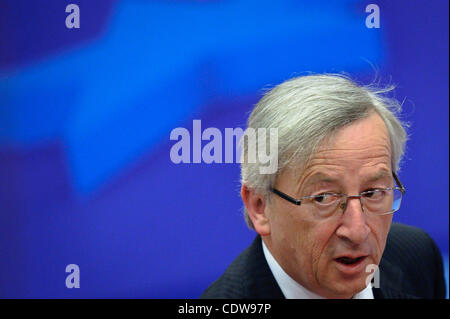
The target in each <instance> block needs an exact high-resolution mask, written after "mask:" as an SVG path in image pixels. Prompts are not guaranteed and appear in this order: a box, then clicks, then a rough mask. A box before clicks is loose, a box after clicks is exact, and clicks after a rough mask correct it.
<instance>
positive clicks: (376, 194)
mask: <svg viewBox="0 0 450 319" xmlns="http://www.w3.org/2000/svg"><path fill="white" fill-rule="evenodd" d="M384 195H386V191H385V190H384V189H370V190H367V191H365V192H364V197H365V198H370V199H381V198H383V197H384Z"/></svg>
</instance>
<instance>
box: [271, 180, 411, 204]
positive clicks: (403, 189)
mask: <svg viewBox="0 0 450 319" xmlns="http://www.w3.org/2000/svg"><path fill="white" fill-rule="evenodd" d="M392 176H393V177H394V180H395V182H396V183H397V185H398V187H393V188H389V189H396V188H397V189H399V190H400V191H401V192H402V195H404V194H405V192H406V189H405V187H404V186H403V184H402V183H401V182H400V180H399V178H398V177H397V174H395V172H392ZM271 191H272V192H273V193H274V194H277V195H278V196H280V197H281V198H283V199H285V200H287V201H288V202H291V203H292V204H294V205H297V206H300V205H301V204H302V201H303V200H305V199H309V198H314V197H317V196H320V195H312V196H305V197H302V198H300V199H296V198H294V197H292V196H289V195H287V194H285V193H283V192H281V191H279V190H278V189H276V188H274V187H272V188H271ZM360 196H361V195H347V198H357V197H360Z"/></svg>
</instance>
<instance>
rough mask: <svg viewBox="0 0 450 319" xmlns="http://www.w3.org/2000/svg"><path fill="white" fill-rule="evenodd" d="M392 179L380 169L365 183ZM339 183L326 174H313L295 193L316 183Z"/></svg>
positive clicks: (385, 171)
mask: <svg viewBox="0 0 450 319" xmlns="http://www.w3.org/2000/svg"><path fill="white" fill-rule="evenodd" d="M390 177H392V173H391V172H389V171H387V170H386V169H382V170H380V171H378V173H377V174H375V175H372V176H371V177H369V178H368V179H366V180H365V181H364V182H365V183H373V182H376V181H378V180H380V179H383V178H390ZM337 181H339V178H333V177H331V176H329V175H327V174H324V173H322V172H317V173H315V174H313V175H312V176H311V177H309V178H308V179H307V180H306V181H305V182H304V183H303V185H299V186H298V189H297V191H298V192H299V191H300V190H301V189H304V188H308V187H311V186H312V185H314V184H316V183H336V182H337Z"/></svg>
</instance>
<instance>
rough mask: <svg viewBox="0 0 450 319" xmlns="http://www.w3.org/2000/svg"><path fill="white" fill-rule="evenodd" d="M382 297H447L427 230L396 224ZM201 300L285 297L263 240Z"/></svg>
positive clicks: (378, 293)
mask: <svg viewBox="0 0 450 319" xmlns="http://www.w3.org/2000/svg"><path fill="white" fill-rule="evenodd" d="M379 268H380V277H379V278H380V280H379V284H380V288H373V293H374V297H375V298H376V299H378V298H383V299H384V298H389V299H394V298H397V299H398V298H401V299H410V298H445V292H446V291H445V290H446V288H445V281H444V271H443V264H442V256H441V254H440V252H439V250H438V248H437V246H436V244H435V243H434V241H433V240H432V239H431V238H430V236H428V235H427V234H426V233H425V232H424V231H422V230H420V229H418V228H415V227H411V226H406V225H402V224H397V223H393V224H392V226H391V229H390V231H389V235H388V239H387V243H386V248H385V250H384V253H383V257H382V259H381V262H380V265H379ZM200 298H211V299H212V298H230V299H279V298H284V295H283V293H282V292H281V290H280V287H279V286H278V284H277V282H276V280H275V278H274V276H273V275H272V272H271V270H270V268H269V265H268V264H267V262H266V259H265V257H264V253H263V250H262V246H261V237H260V236H257V237H256V239H255V240H254V241H253V243H252V244H251V245H250V246H249V247H248V248H247V249H246V250H244V251H243V252H242V253H241V254H240V255H239V256H238V257H237V258H236V259H235V260H234V261H233V262H232V263H231V265H230V266H229V267H228V268H227V269H226V271H225V273H224V274H223V275H222V276H221V277H220V278H219V279H218V280H216V281H215V282H214V283H213V284H212V285H211V286H210V287H209V288H208V289H207V290H206V291H205V292H204V293H203V294H202V295H201V296H200Z"/></svg>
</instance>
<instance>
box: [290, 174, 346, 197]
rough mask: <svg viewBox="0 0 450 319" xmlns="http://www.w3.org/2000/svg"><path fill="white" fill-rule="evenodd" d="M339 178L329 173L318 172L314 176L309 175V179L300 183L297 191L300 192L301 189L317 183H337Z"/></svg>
mask: <svg viewBox="0 0 450 319" xmlns="http://www.w3.org/2000/svg"><path fill="white" fill-rule="evenodd" d="M337 180H338V179H336V178H333V177H331V176H329V175H326V174H324V173H321V172H318V173H315V174H313V175H312V176H310V177H308V179H307V180H306V181H305V182H304V183H303V184H299V185H298V188H297V192H300V190H301V189H304V188H307V187H311V186H312V185H314V184H316V183H335V182H336V181H337Z"/></svg>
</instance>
